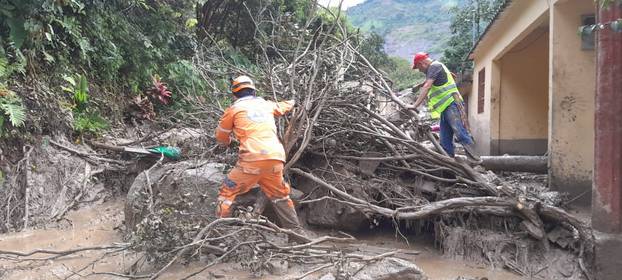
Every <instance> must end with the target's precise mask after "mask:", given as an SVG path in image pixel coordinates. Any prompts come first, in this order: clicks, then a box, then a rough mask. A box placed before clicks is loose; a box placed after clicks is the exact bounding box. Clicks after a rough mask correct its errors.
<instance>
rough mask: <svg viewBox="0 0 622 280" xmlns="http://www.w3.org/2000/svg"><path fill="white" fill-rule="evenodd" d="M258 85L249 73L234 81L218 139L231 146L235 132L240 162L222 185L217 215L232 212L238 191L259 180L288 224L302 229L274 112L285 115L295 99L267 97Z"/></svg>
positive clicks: (284, 223)
mask: <svg viewBox="0 0 622 280" xmlns="http://www.w3.org/2000/svg"><path fill="white" fill-rule="evenodd" d="M255 91H256V90H255V85H254V83H253V81H252V80H251V79H250V78H249V77H247V76H240V77H237V78H236V79H235V80H233V81H232V83H231V92H232V93H233V96H234V100H235V101H234V103H233V104H232V105H231V106H230V107H229V108H227V109H226V110H225V112H224V114H223V116H222V118H221V119H220V123H219V125H218V128H216V140H217V141H218V142H219V143H220V144H222V145H224V146H229V144H230V143H231V132H233V133H234V134H235V137H236V138H237V139H238V141H239V142H240V150H239V157H238V163H237V164H236V166H235V167H234V168H233V169H232V170H231V172H229V174H228V175H227V177H226V178H225V180H224V182H223V184H222V186H221V187H220V195H219V197H218V206H217V210H216V212H217V215H218V216H220V217H221V218H224V217H230V216H231V205H232V204H233V202H234V201H235V198H236V197H237V196H238V195H241V194H244V193H246V192H248V191H250V190H251V188H252V187H253V186H255V185H256V184H259V186H260V187H261V190H262V191H263V192H264V193H265V195H266V196H267V197H268V199H269V200H270V201H271V203H272V205H273V206H274V207H273V208H274V209H275V212H276V214H277V215H278V217H279V219H280V220H281V225H282V226H283V227H284V228H294V229H300V228H301V227H300V222H299V221H298V215H297V214H296V210H295V209H294V203H293V202H292V200H291V199H290V198H289V194H290V186H289V185H288V184H287V183H286V182H285V181H284V180H283V164H284V162H285V149H284V148H283V145H282V144H281V142H280V141H279V138H278V137H277V133H276V125H275V120H274V116H282V115H284V114H285V113H287V112H289V111H290V110H291V109H292V108H293V107H294V103H295V102H294V100H290V101H284V102H278V103H275V102H272V101H266V100H264V99H263V98H261V97H257V96H256V92H255Z"/></svg>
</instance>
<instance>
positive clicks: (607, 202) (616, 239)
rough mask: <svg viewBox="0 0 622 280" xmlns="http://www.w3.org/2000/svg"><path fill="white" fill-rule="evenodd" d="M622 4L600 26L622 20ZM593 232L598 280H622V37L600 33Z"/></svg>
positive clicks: (602, 14) (602, 13)
mask: <svg viewBox="0 0 622 280" xmlns="http://www.w3.org/2000/svg"><path fill="white" fill-rule="evenodd" d="M621 6H622V4H612V5H611V7H609V8H608V9H600V10H599V12H598V17H597V18H598V20H597V22H600V23H606V22H610V21H613V20H617V19H619V18H622V7H621ZM596 36H597V74H596V99H595V102H596V104H595V108H596V110H595V113H596V117H595V137H596V139H595V142H594V173H593V176H594V179H593V187H592V226H593V228H594V236H595V237H596V246H595V249H594V253H595V255H594V257H595V259H594V261H595V279H599V280H614V279H620V275H619V270H620V267H622V33H616V32H613V31H612V30H611V28H609V27H607V28H605V29H604V30H600V31H597V35H596Z"/></svg>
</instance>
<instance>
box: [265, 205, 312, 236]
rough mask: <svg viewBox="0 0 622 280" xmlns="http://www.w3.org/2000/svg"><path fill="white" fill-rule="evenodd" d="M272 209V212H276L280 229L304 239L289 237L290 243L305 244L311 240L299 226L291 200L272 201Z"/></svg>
mask: <svg viewBox="0 0 622 280" xmlns="http://www.w3.org/2000/svg"><path fill="white" fill-rule="evenodd" d="M290 203H291V205H290ZM272 208H274V212H276V215H277V216H278V217H279V220H280V221H281V227H283V228H286V229H289V230H291V231H293V232H295V233H297V234H299V235H301V236H303V237H305V238H306V239H300V238H295V237H293V236H290V238H291V237H293V238H292V241H295V242H298V243H305V242H307V239H311V238H309V235H308V234H307V232H306V231H305V230H304V229H303V228H302V226H301V225H300V221H299V220H298V214H297V213H296V209H294V207H293V203H292V202H291V199H281V200H273V201H272Z"/></svg>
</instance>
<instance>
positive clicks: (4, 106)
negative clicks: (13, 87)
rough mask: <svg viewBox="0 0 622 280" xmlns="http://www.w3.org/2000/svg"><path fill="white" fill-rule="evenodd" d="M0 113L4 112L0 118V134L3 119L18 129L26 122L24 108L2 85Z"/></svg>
mask: <svg viewBox="0 0 622 280" xmlns="http://www.w3.org/2000/svg"><path fill="white" fill-rule="evenodd" d="M0 111H2V112H4V116H0V132H1V131H2V127H3V126H4V122H5V117H6V118H8V120H9V122H10V124H11V125H12V126H14V127H20V126H22V125H24V122H26V108H24V105H23V104H22V100H21V99H20V98H19V96H17V95H16V94H15V93H14V92H13V91H10V90H8V89H7V88H6V87H5V86H4V85H0Z"/></svg>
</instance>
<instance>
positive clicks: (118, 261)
mask: <svg viewBox="0 0 622 280" xmlns="http://www.w3.org/2000/svg"><path fill="white" fill-rule="evenodd" d="M67 219H68V220H70V221H71V226H69V227H66V228H62V229H39V230H27V231H24V232H20V233H11V234H4V235H0V250H9V251H21V252H26V251H31V250H34V249H53V250H67V249H71V248H79V247H86V246H98V245H110V244H112V243H115V242H121V241H122V238H121V235H120V233H119V232H118V231H117V230H115V227H117V226H119V225H121V224H122V221H123V202H122V201H115V202H108V203H104V204H102V205H97V206H93V207H91V208H87V209H80V210H78V211H73V212H70V213H69V214H68V215H67ZM349 246H350V247H354V248H357V250H359V251H361V252H363V253H367V254H378V253H382V252H387V251H390V250H392V249H401V250H404V252H405V253H402V254H400V255H398V257H401V258H404V259H408V260H410V261H412V262H414V263H415V264H417V266H419V267H420V268H421V269H422V270H423V271H424V272H425V273H426V274H427V275H428V276H429V277H430V279H432V280H455V279H456V277H458V276H468V277H488V279H491V280H493V279H503V280H519V279H523V278H520V277H518V276H516V275H514V274H512V273H509V272H506V271H500V270H495V271H491V270H489V269H488V268H487V267H477V266H472V265H469V264H467V263H465V262H461V261H457V260H451V259H446V258H444V257H442V256H441V255H440V254H439V253H438V251H436V250H435V249H434V248H433V247H432V246H431V245H430V242H429V241H427V240H414V241H412V242H410V245H408V244H406V242H404V240H403V239H401V238H395V236H394V235H393V234H391V233H380V234H376V233H375V234H373V235H368V236H363V237H360V242H358V243H356V244H352V245H349ZM412 251H419V252H420V254H419V255H412V254H409V252H412ZM100 256H102V252H82V253H80V254H77V255H74V256H71V257H65V258H62V259H59V260H54V261H44V262H42V261H37V262H22V263H15V262H13V261H9V260H3V259H0V279H20V280H21V279H25V280H29V279H37V280H46V279H64V278H66V277H67V276H69V275H71V274H72V273H73V271H77V270H79V269H81V268H83V267H85V266H87V265H88V264H90V263H91V262H93V261H94V260H96V259H97V258H99V257H100ZM137 258H138V255H137V254H134V253H127V254H123V255H118V256H115V257H108V258H106V259H105V260H104V261H102V262H98V263H97V264H96V265H94V266H89V267H88V268H87V269H85V270H84V271H83V272H82V275H87V274H89V273H90V272H116V273H124V272H125V271H127V270H128V268H129V266H130V265H131V264H132V263H134V261H135V260H136V259H137ZM203 265H204V264H201V263H196V262H195V263H191V264H190V265H187V266H183V265H176V266H173V267H171V269H170V270H169V271H168V272H167V273H165V274H164V275H162V277H161V278H160V279H179V278H180V277H181V276H184V275H187V274H189V273H191V272H194V271H197V270H199V269H201V267H202V266H203ZM309 269H310V268H305V269H304V270H309ZM288 272H289V273H290V275H289V276H264V277H260V278H257V277H254V276H252V275H251V274H250V273H248V272H246V271H244V270H243V269H242V268H240V267H239V265H236V264H219V265H216V266H214V267H212V268H210V269H209V270H208V271H206V272H204V273H202V274H200V275H198V277H197V278H195V279H212V277H213V276H216V277H218V279H225V280H228V279H240V280H244V279H249V280H250V279H266V280H273V279H286V278H290V277H291V276H295V275H301V274H302V273H304V272H303V269H301V268H300V267H294V268H290V269H289V271H288ZM83 278H84V277H81V276H78V275H74V276H73V277H71V278H70V279H83ZM88 279H123V278H119V277H114V276H107V275H94V276H90V277H88Z"/></svg>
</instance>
